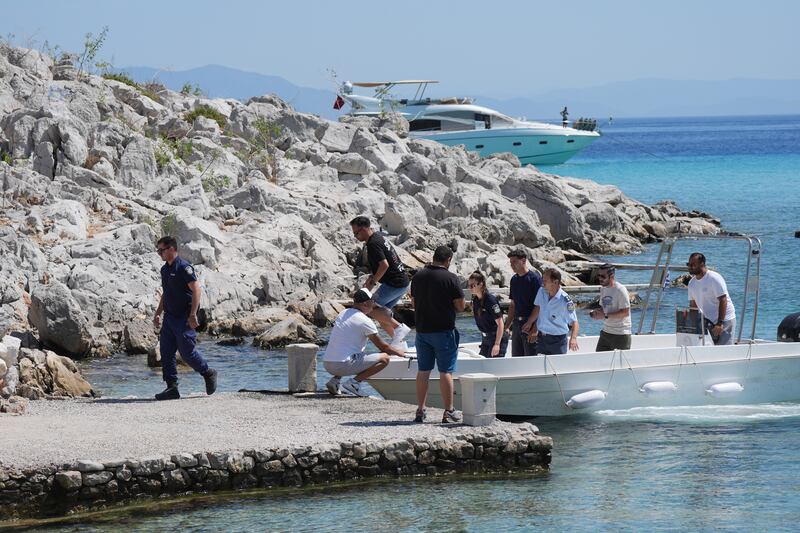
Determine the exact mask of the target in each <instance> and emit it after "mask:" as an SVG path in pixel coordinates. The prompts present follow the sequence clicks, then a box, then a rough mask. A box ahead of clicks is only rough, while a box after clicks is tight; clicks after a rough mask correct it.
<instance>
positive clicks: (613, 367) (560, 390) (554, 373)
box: [544, 350, 618, 407]
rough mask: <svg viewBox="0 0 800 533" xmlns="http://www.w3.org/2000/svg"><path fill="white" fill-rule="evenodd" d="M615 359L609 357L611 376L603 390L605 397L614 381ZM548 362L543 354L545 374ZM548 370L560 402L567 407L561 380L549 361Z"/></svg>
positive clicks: (614, 357)
mask: <svg viewBox="0 0 800 533" xmlns="http://www.w3.org/2000/svg"><path fill="white" fill-rule="evenodd" d="M614 351H615V352H616V351H618V350H614ZM615 359H616V355H613V356H612V357H611V368H610V369H609V371H610V372H611V375H610V376H609V378H608V385H606V390H605V393H606V395H608V393H609V392H610V391H611V382H612V381H614V370H615V364H614V362H615ZM548 361H549V360H548V358H547V354H544V371H545V372H547V362H548ZM550 368H552V369H553V376H554V377H555V378H556V383H557V384H558V392H559V394H561V401H562V402H564V405H566V406H567V407H569V406H570V405H569V404H568V403H567V397H566V396H565V395H564V387H562V386H561V379H559V377H558V372H557V371H556V367H555V365H553V362H552V361H550Z"/></svg>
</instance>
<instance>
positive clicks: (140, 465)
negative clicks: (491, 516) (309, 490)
mask: <svg viewBox="0 0 800 533" xmlns="http://www.w3.org/2000/svg"><path fill="white" fill-rule="evenodd" d="M413 410H414V408H413V406H409V405H407V404H402V403H399V402H392V401H383V400H377V399H372V398H333V397H330V396H325V395H317V396H314V397H307V396H306V397H302V398H301V397H294V396H291V395H288V394H258V393H228V394H220V395H215V396H213V397H199V396H198V397H190V398H186V399H182V400H180V401H173V402H163V403H162V402H154V401H150V400H144V399H100V400H70V401H48V402H32V403H31V405H30V406H29V410H28V412H27V413H26V414H25V415H22V416H3V417H2V418H0V425H1V426H2V429H3V431H1V432H0V508H2V509H4V511H3V512H1V513H0V520H2V519H7V518H11V517H26V516H47V515H54V514H60V513H63V512H67V511H70V510H74V509H93V508H97V507H98V506H104V505H107V504H110V503H114V502H125V501H130V500H132V499H138V498H141V497H155V496H159V495H171V494H174V495H178V494H186V493H193V492H208V491H213V490H228V489H241V488H252V487H272V486H286V485H296V486H300V485H304V484H309V483H327V482H331V481H342V480H347V479H363V478H366V477H373V476H382V475H384V476H385V475H440V474H446V473H450V472H465V471H467V472H504V471H515V470H536V469H540V468H546V467H547V466H548V465H549V462H550V451H551V448H552V440H551V439H550V438H549V437H542V436H539V435H537V434H536V428H535V427H534V426H532V425H530V424H509V423H503V422H496V423H495V424H493V425H492V426H489V427H485V428H472V427H467V426H461V425H453V426H448V425H441V424H414V423H412V422H410V421H409V415H412V416H413ZM431 411H433V413H432V414H433V418H438V417H436V416H435V415H436V411H438V410H431Z"/></svg>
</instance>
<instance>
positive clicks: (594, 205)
mask: <svg viewBox="0 0 800 533" xmlns="http://www.w3.org/2000/svg"><path fill="white" fill-rule="evenodd" d="M580 212H581V214H582V215H583V218H584V220H585V221H586V223H587V224H589V227H590V228H592V229H593V230H595V231H599V232H601V233H607V234H613V233H617V232H619V231H621V230H622V224H621V223H620V219H619V216H618V215H617V211H616V209H614V208H613V207H612V206H611V205H610V204H606V203H601V202H589V203H586V204H584V205H582V206H581V207H580Z"/></svg>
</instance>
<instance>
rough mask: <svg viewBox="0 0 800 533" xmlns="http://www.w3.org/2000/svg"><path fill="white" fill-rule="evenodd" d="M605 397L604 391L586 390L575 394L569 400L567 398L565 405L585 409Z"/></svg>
mask: <svg viewBox="0 0 800 533" xmlns="http://www.w3.org/2000/svg"><path fill="white" fill-rule="evenodd" d="M605 399H606V393H605V392H603V391H601V390H598V389H594V390H587V391H586V392H581V393H580V394H576V395H575V396H573V397H572V398H570V399H569V400H567V406H568V407H571V408H572V409H586V408H587V407H592V406H593V405H597V404H598V403H600V402H602V401H603V400H605Z"/></svg>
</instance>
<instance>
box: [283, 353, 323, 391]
mask: <svg viewBox="0 0 800 533" xmlns="http://www.w3.org/2000/svg"><path fill="white" fill-rule="evenodd" d="M318 351H319V346H317V345H316V344H290V345H289V346H287V347H286V352H287V354H288V356H289V392H315V391H316V390H317V352H318Z"/></svg>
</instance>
